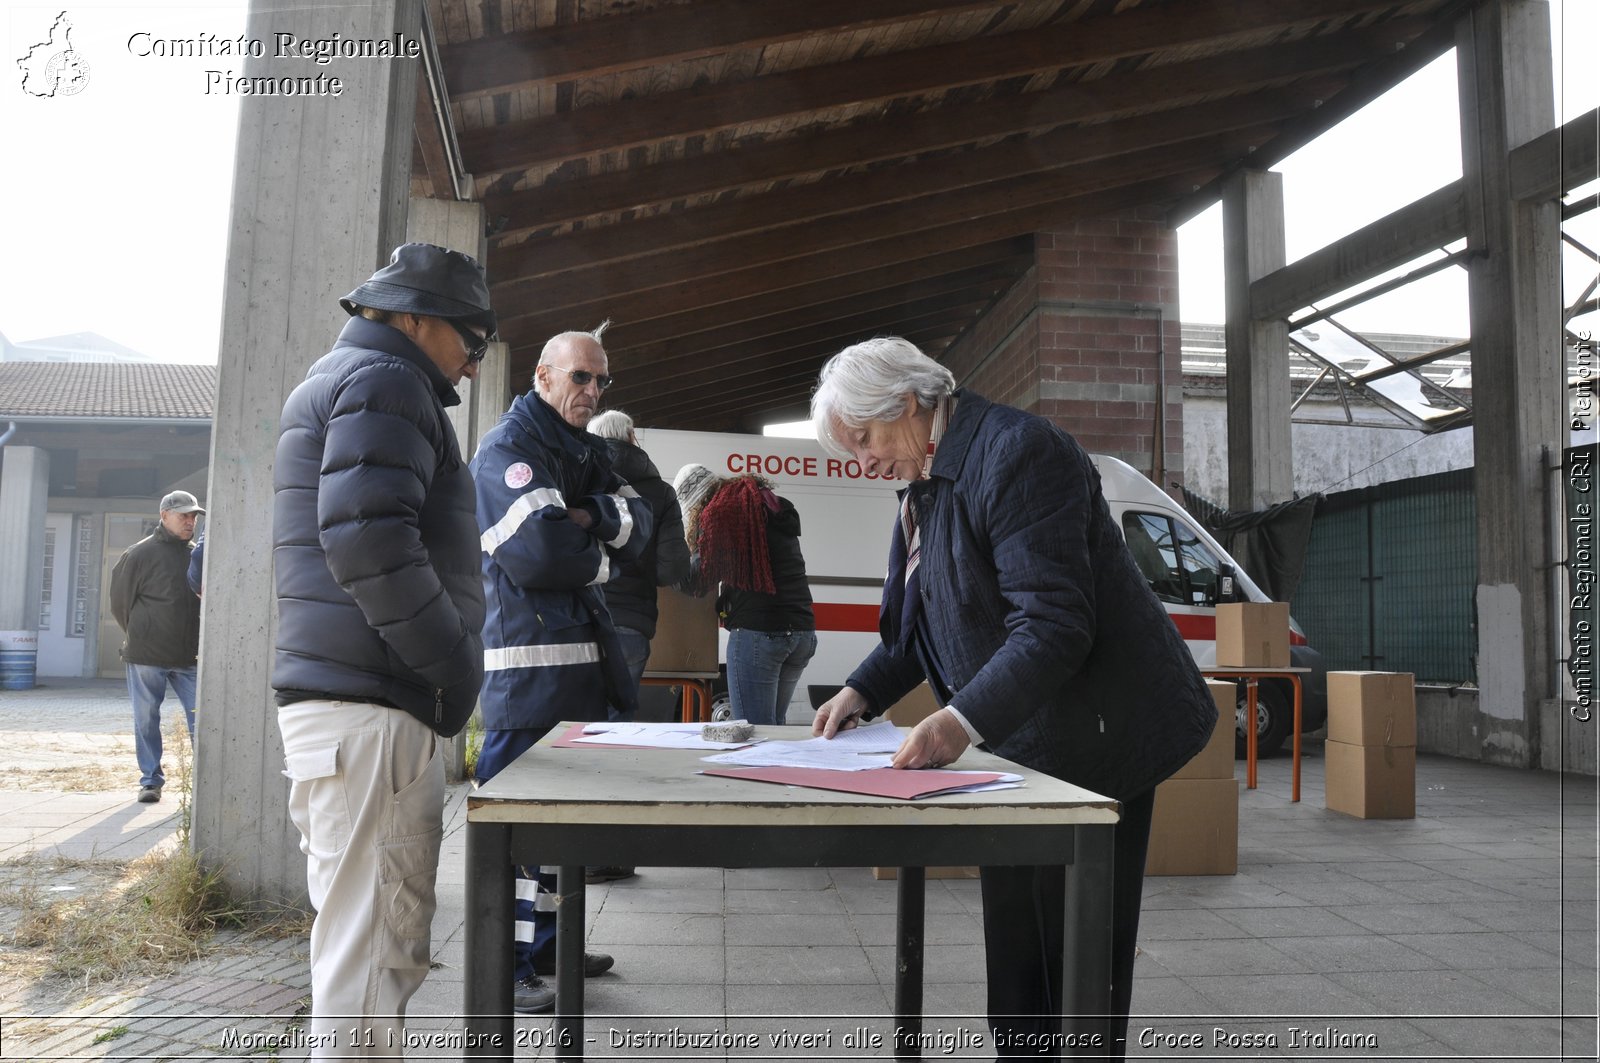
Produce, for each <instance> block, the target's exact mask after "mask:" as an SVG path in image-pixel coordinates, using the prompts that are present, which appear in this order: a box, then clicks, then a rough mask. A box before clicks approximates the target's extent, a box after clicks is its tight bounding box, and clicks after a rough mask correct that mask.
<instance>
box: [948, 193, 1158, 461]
mask: <svg viewBox="0 0 1600 1063" xmlns="http://www.w3.org/2000/svg"><path fill="white" fill-rule="evenodd" d="M1034 255H1035V262H1034V266H1033V268H1032V269H1030V270H1029V271H1028V272H1027V273H1026V274H1024V275H1023V277H1022V278H1021V279H1020V280H1018V281H1017V283H1016V284H1015V285H1013V286H1012V288H1011V290H1010V291H1008V292H1007V293H1006V294H1005V295H1004V296H1003V297H1002V298H1001V299H1000V301H999V302H998V303H996V304H995V306H994V308H993V309H992V310H990V311H989V313H987V314H985V315H984V317H983V318H982V319H980V320H979V321H978V322H977V324H976V325H974V327H973V328H972V330H971V331H970V332H968V333H967V334H966V335H965V336H963V337H962V338H961V340H960V341H959V342H958V343H957V344H955V345H954V346H953V347H952V348H951V350H950V351H949V352H948V353H947V355H946V357H945V362H946V364H947V365H949V366H950V368H951V370H952V371H953V372H954V373H955V374H956V380H957V382H958V383H960V384H961V385H962V386H965V387H971V388H973V389H974V390H976V391H978V392H980V393H982V394H984V395H986V396H988V397H989V398H991V399H994V400H996V401H998V402H1004V403H1008V404H1010V405H1013V406H1017V407H1019V408H1020V409H1024V410H1028V411H1029V412H1031V413H1037V414H1039V415H1041V416H1044V417H1048V418H1050V419H1051V420H1052V421H1054V422H1055V423H1056V424H1059V425H1060V426H1061V427H1062V428H1064V429H1066V430H1067V431H1068V432H1071V433H1072V434H1073V435H1074V436H1075V437H1077V439H1078V441H1079V442H1080V443H1082V444H1083V445H1084V447H1085V448H1086V449H1088V450H1089V451H1091V452H1093V453H1097V454H1109V455H1111V456H1112V457H1116V458H1121V459H1122V460H1123V461H1126V462H1127V463H1128V464H1130V465H1132V466H1133V467H1134V468H1136V469H1138V470H1139V471H1140V472H1143V473H1144V474H1146V475H1147V476H1150V477H1151V478H1152V479H1154V480H1156V481H1157V482H1158V483H1160V484H1161V485H1162V486H1165V485H1166V484H1168V483H1169V482H1172V481H1181V480H1182V479H1183V370H1182V365H1181V360H1180V354H1179V321H1178V239H1177V233H1176V232H1175V231H1174V230H1173V229H1171V228H1170V227H1168V226H1167V225H1166V223H1165V221H1164V220H1163V217H1162V215H1161V214H1160V213H1159V212H1156V211H1129V212H1127V213H1124V214H1119V215H1115V216H1111V217H1106V218H1094V219H1085V220H1083V221H1079V222H1076V223H1074V224H1072V225H1069V226H1065V227H1063V228H1061V229H1059V230H1057V231H1055V232H1050V233H1038V234H1036V235H1035V238H1034ZM1158 409H1163V410H1164V417H1162V418H1161V420H1160V421H1159V423H1158V421H1157V417H1156V411H1157V410H1158ZM1158 439H1159V441H1160V442H1159V452H1160V458H1159V460H1157V452H1158Z"/></svg>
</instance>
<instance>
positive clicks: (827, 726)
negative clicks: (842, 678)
mask: <svg viewBox="0 0 1600 1063" xmlns="http://www.w3.org/2000/svg"><path fill="white" fill-rule="evenodd" d="M866 711H867V699H866V698H865V697H864V696H863V695H862V693H861V691H859V690H857V689H855V688H854V687H845V688H844V689H843V690H841V691H839V693H837V694H835V695H834V696H833V697H831V698H829V699H828V700H827V701H826V702H824V703H823V706H822V708H820V709H818V710H817V717H816V719H814V720H812V721H811V734H812V737H817V736H819V735H820V736H821V737H823V738H832V737H833V736H834V735H836V734H838V733H839V732H840V731H848V730H850V728H852V727H854V726H856V724H858V723H860V722H861V714H862V713H863V712H866Z"/></svg>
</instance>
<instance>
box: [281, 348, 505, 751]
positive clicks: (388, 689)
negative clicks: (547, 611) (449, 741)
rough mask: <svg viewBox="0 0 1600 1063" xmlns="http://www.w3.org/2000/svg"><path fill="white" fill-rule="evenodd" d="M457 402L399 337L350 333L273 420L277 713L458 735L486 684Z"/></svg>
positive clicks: (472, 518) (474, 538) (470, 494)
mask: <svg viewBox="0 0 1600 1063" xmlns="http://www.w3.org/2000/svg"><path fill="white" fill-rule="evenodd" d="M460 401H461V400H460V398H459V397H458V396H457V395H456V390H455V388H453V387H451V385H450V382H449V381H448V380H446V379H445V377H444V374H442V373H441V372H439V369H438V367H437V366H435V365H434V364H433V362H432V361H431V360H430V359H429V358H428V356H427V355H426V354H424V353H423V352H422V351H421V350H419V349H418V348H417V347H416V345H415V344H413V343H412V342H411V341H410V340H409V339H408V338H407V337H406V335H405V334H404V333H402V332H400V331H399V330H398V329H394V328H390V327H389V326H388V325H379V324H377V323H375V322H372V321H367V320H365V319H364V318H359V317H353V318H351V319H350V321H349V322H348V323H347V324H346V325H345V327H344V331H343V332H341V333H340V334H339V339H338V342H337V343H336V344H335V345H334V348H333V350H332V351H331V352H329V353H328V354H327V355H325V356H323V357H322V358H321V359H319V360H318V361H317V363H316V364H315V365H313V366H312V367H311V369H310V371H309V372H308V373H307V374H306V379H305V380H304V382H302V383H301V384H300V386H299V387H297V388H295V389H294V392H293V393H292V394H290V396H289V400H288V402H286V403H285V404H284V407H283V421H282V425H281V432H280V435H279V437H278V452H277V461H276V465H275V467H274V487H275V490H276V496H275V499H274V512H273V529H272V531H273V564H274V568H275V575H276V579H277V589H278V647H277V658H276V662H275V664H274V665H273V669H272V685H273V687H274V688H275V689H276V690H277V691H278V702H279V704H290V703H292V702H295V701H303V700H306V699H309V698H332V699H336V700H337V699H345V700H359V701H375V702H379V703H381V704H387V705H391V706H393V707H395V708H398V709H403V710H404V711H406V712H408V713H410V714H411V715H412V716H415V717H416V718H417V719H419V720H421V721H422V722H423V723H425V724H427V725H428V726H429V727H431V728H433V729H434V730H435V731H437V732H438V733H439V734H442V735H447V736H448V735H453V734H455V733H456V732H457V731H459V730H461V728H462V727H463V726H465V724H466V722H467V717H468V716H469V715H470V714H471V712H472V708H473V705H474V704H475V703H476V702H477V699H478V688H479V687H480V686H481V685H482V681H483V640H482V636H481V632H482V629H483V617H484V606H483V585H482V583H481V581H480V577H479V565H478V553H479V547H478V523H477V518H476V515H475V497H476V496H475V492H474V490H473V486H472V477H471V475H470V474H469V473H468V471H467V467H466V465H465V463H463V462H462V460H461V453H460V451H459V449H458V448H457V446H456V437H455V432H454V431H453V430H452V428H451V426H450V422H449V421H448V420H447V419H446V418H445V412H444V408H445V407H446V406H454V405H456V404H457V403H459V402H460Z"/></svg>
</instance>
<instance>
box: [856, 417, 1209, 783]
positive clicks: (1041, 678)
mask: <svg viewBox="0 0 1600 1063" xmlns="http://www.w3.org/2000/svg"><path fill="white" fill-rule="evenodd" d="M957 394H958V396H959V402H958V404H957V406H956V410H955V415H954V416H953V417H952V418H951V422H950V426H949V428H948V429H947V430H946V432H945V435H944V438H943V439H942V440H941V441H940V444H939V448H938V452H937V453H936V454H935V456H934V460H933V466H932V468H931V470H930V475H929V478H928V479H927V480H923V481H920V482H918V483H917V484H914V485H912V486H911V487H909V488H907V490H909V491H911V492H912V494H913V497H914V499H915V504H916V505H917V507H918V513H919V514H920V527H921V529H922V560H921V564H920V567H919V570H918V572H919V575H918V579H919V580H920V583H921V593H922V599H923V600H922V606H921V608H922V614H923V617H924V620H925V626H924V628H923V630H924V633H925V635H926V637H927V638H928V639H929V641H930V642H931V643H932V647H933V652H934V654H935V655H936V657H937V660H938V662H939V665H940V667H941V669H942V671H943V675H944V678H945V679H946V680H947V681H948V684H949V687H950V690H951V692H952V698H951V700H952V701H953V702H954V704H955V705H956V707H957V708H959V709H960V710H961V712H962V714H963V715H965V716H966V718H967V720H968V721H969V722H970V723H971V724H972V726H973V727H974V728H975V729H976V730H977V732H978V733H979V734H980V735H982V736H983V737H984V740H985V745H986V746H987V747H988V748H989V749H990V750H991V751H992V752H995V753H998V754H999V755H1000V756H1003V757H1006V758H1007V759H1009V760H1013V761H1016V762H1017V763H1019V764H1024V765H1026V766H1028V767H1031V768H1035V769H1037V770H1039V771H1043V772H1045V773H1047V774H1050V775H1053V776H1056V777H1057V778H1061V779H1065V780H1066V781H1068V782H1071V783H1075V784H1077V785H1079V786H1083V787H1085V788H1087V789H1090V790H1093V791H1095V792H1097V793H1102V794H1106V795H1107V796H1110V797H1115V798H1117V799H1119V800H1127V799H1130V798H1133V797H1136V796H1138V795H1140V794H1142V793H1144V792H1145V791H1146V790H1149V789H1150V788H1151V787H1152V786H1154V785H1155V784H1156V783H1158V782H1160V781H1161V780H1162V779H1165V778H1166V777H1167V776H1169V775H1171V774H1172V773H1173V772H1174V771H1176V770H1177V769H1178V768H1180V767H1182V766H1183V765H1184V763H1185V762H1187V761H1188V760H1189V758H1190V757H1192V756H1193V755H1194V754H1195V753H1197V752H1199V750H1200V748H1201V747H1202V746H1204V745H1205V743H1206V740H1207V738H1208V737H1209V736H1210V734H1211V731H1212V728H1213V727H1214V726H1215V724H1216V719H1217V709H1216V704H1215V702H1213V701H1212V699H1211V696H1210V694H1209V692H1208V691H1207V690H1206V686H1205V682H1204V680H1203V679H1202V678H1201V677H1200V673H1199V672H1198V671H1197V670H1196V668H1195V665H1194V661H1193V659H1192V658H1191V656H1190V654H1189V651H1188V649H1187V648H1186V647H1185V646H1184V644H1183V640H1182V638H1181V637H1179V635H1178V631H1177V629H1176V628H1175V627H1174V626H1173V624H1172V622H1171V621H1170V620H1169V619H1168V618H1167V614H1166V611H1165V610H1164V609H1163V608H1162V606H1161V603H1160V602H1159V601H1158V600H1157V599H1156V597H1155V595H1154V594H1152V593H1151V591H1150V588H1149V586H1148V585H1147V584H1146V582H1145V580H1144V578H1143V576H1141V575H1140V573H1139V570H1138V568H1137V567H1136V565H1135V564H1134V561H1133V559H1132V557H1131V556H1130V555H1129V553H1128V550H1127V547H1126V545H1125V544H1124V541H1123V538H1122V535H1121V533H1120V532H1119V531H1118V530H1117V527H1116V524H1115V523H1114V522H1113V520H1112V518H1111V513H1110V510H1109V508H1108V507H1107V505H1106V501H1105V497H1104V495H1102V494H1101V492H1100V476H1099V473H1097V472H1096V471H1095V468H1094V465H1093V463H1092V462H1091V461H1090V459H1089V455H1088V454H1087V453H1085V451H1084V450H1083V448H1082V447H1081V446H1079V445H1078V443H1077V441H1076V440H1074V439H1073V438H1072V437H1071V436H1069V435H1067V434H1066V433H1065V432H1063V431H1062V430H1061V429H1059V428H1057V427H1056V426H1055V425H1053V424H1051V423H1050V422H1049V421H1047V420H1045V419H1043V418H1041V417H1036V416H1034V415H1033V414H1028V413H1023V412H1022V411H1020V410H1016V409H1012V408H1011V407H1008V406H1000V405H996V404H994V403H990V402H989V401H988V400H986V399H984V398H983V397H981V396H979V395H975V394H973V393H971V392H958V393H957ZM903 578H904V576H903V572H890V573H889V579H890V580H903ZM895 626H897V622H895V623H890V624H888V625H887V626H886V629H885V634H886V635H890V636H891V637H892V636H893V634H894V633H893V632H892V631H891V630H889V629H890V628H893V627H895ZM925 663H926V662H924V661H923V660H922V659H921V656H920V654H918V653H916V652H909V653H907V654H905V655H901V656H896V655H895V654H894V653H892V652H891V651H890V650H889V649H888V648H887V647H886V646H885V645H882V644H880V645H879V646H878V648H877V649H875V650H874V651H873V653H872V654H871V655H870V656H869V657H868V658H867V660H866V661H865V662H863V663H862V665H861V666H860V667H859V668H858V669H857V670H856V671H855V673H854V674H852V675H851V677H850V679H849V681H848V682H849V684H850V686H852V687H854V688H856V689H857V690H859V691H861V692H862V693H863V694H865V695H866V697H867V699H868V700H869V701H870V702H871V703H872V705H873V711H874V712H876V711H877V710H878V709H880V708H885V707H887V706H889V705H892V704H893V703H894V702H895V701H897V700H898V699H899V698H900V697H901V696H902V695H904V694H905V693H907V692H908V691H909V690H910V689H911V688H912V687H914V686H915V685H916V684H917V683H919V682H921V681H922V679H923V677H924V674H925V672H924V664H925ZM935 689H937V685H936V686H935Z"/></svg>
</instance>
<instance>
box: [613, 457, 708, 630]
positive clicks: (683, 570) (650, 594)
mask: <svg viewBox="0 0 1600 1063" xmlns="http://www.w3.org/2000/svg"><path fill="white" fill-rule="evenodd" d="M606 450H607V451H608V452H609V453H610V455H611V467H612V469H614V470H615V471H616V474H617V475H618V476H620V477H622V478H623V479H624V480H626V481H627V482H628V486H629V487H631V488H633V489H634V490H635V491H638V492H639V494H640V496H641V497H643V498H644V500H645V501H646V502H648V503H649V504H650V515H651V517H652V518H653V519H654V521H655V532H654V533H652V534H651V536H650V541H649V543H648V544H647V545H646V546H645V548H644V553H643V554H641V555H639V559H638V560H637V561H628V562H625V563H623V564H621V565H619V566H617V571H616V572H614V573H613V574H612V576H611V581H610V582H609V583H607V584H606V585H605V594H606V605H607V606H609V607H610V609H611V619H612V620H613V621H614V622H615V623H616V625H617V626H618V627H625V628H630V629H632V630H634V631H637V632H639V633H640V634H641V635H643V636H644V637H645V638H647V639H653V638H655V637H656V616H657V609H656V588H657V587H672V586H676V585H678V584H679V583H682V582H683V581H684V580H685V579H687V578H688V577H689V544H688V543H686V542H684V539H683V511H682V510H681V509H679V508H678V496H677V495H676V494H674V493H673V491H672V485H671V484H669V483H667V482H666V481H664V480H663V479H661V474H660V473H659V472H657V471H656V466H655V463H654V462H652V461H651V460H650V455H648V454H646V453H645V452H644V451H643V450H641V449H639V448H638V447H636V446H634V445H633V444H632V443H629V442H626V441H625V440H621V439H608V440H606Z"/></svg>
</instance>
